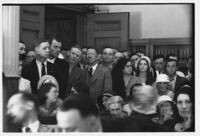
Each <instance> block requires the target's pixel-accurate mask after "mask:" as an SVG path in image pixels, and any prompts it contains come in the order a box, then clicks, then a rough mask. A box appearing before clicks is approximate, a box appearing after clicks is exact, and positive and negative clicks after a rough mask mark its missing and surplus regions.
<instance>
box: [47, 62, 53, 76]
mask: <svg viewBox="0 0 200 136" xmlns="http://www.w3.org/2000/svg"><path fill="white" fill-rule="evenodd" d="M53 73H54V71H53V64H51V63H50V62H48V61H47V74H48V75H54V74H53Z"/></svg>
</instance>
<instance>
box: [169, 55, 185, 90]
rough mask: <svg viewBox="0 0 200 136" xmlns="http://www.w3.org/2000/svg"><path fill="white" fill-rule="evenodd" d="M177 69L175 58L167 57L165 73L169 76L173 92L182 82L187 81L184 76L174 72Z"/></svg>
mask: <svg viewBox="0 0 200 136" xmlns="http://www.w3.org/2000/svg"><path fill="white" fill-rule="evenodd" d="M177 70H178V62H177V60H176V59H173V58H169V59H167V61H166V73H167V75H168V76H169V79H170V82H171V85H172V89H173V91H174V92H176V91H177V90H178V89H179V88H180V87H181V86H182V85H183V84H185V83H186V82H187V79H186V78H184V77H181V76H179V75H177V74H176V71H177Z"/></svg>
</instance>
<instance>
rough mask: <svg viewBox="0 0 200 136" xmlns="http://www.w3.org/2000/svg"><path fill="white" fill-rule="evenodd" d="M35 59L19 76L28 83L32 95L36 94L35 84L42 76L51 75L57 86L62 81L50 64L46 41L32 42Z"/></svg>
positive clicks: (37, 40) (56, 70) (58, 73)
mask: <svg viewBox="0 0 200 136" xmlns="http://www.w3.org/2000/svg"><path fill="white" fill-rule="evenodd" d="M34 46H35V52H36V55H37V56H36V59H35V60H33V61H32V62H31V63H30V64H27V65H26V66H25V67H23V68H22V74H21V76H22V77H23V78H25V79H27V80H29V81H30V84H31V90H32V93H34V94H37V84H38V81H39V79H40V78H41V77H42V76H43V75H52V76H54V77H55V78H56V80H57V81H58V84H59V86H60V85H61V83H62V81H61V79H60V76H59V75H60V71H59V70H58V69H57V68H56V67H55V66H54V65H53V64H52V63H50V62H48V61H47V58H48V57H49V42H48V40H46V39H36V40H35V41H34Z"/></svg>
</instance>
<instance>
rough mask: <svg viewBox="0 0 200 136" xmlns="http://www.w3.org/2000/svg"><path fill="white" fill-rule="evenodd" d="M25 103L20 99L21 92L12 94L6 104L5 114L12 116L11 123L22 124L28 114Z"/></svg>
mask: <svg viewBox="0 0 200 136" xmlns="http://www.w3.org/2000/svg"><path fill="white" fill-rule="evenodd" d="M27 111H28V109H27V105H26V103H24V102H23V101H22V100H21V94H16V95H14V96H12V97H11V98H10V99H9V101H8V104H7V115H8V116H10V117H11V118H12V121H13V123H19V124H22V123H23V121H24V120H25V119H26V116H27V114H28V112H27Z"/></svg>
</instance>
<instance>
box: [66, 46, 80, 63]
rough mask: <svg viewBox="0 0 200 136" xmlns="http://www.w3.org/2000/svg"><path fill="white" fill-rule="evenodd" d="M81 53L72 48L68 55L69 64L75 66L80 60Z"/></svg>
mask: <svg viewBox="0 0 200 136" xmlns="http://www.w3.org/2000/svg"><path fill="white" fill-rule="evenodd" d="M81 55H82V51H81V50H80V49H78V48H72V49H71V51H70V54H69V62H70V63H72V64H77V63H79V62H80V60H81Z"/></svg>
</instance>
